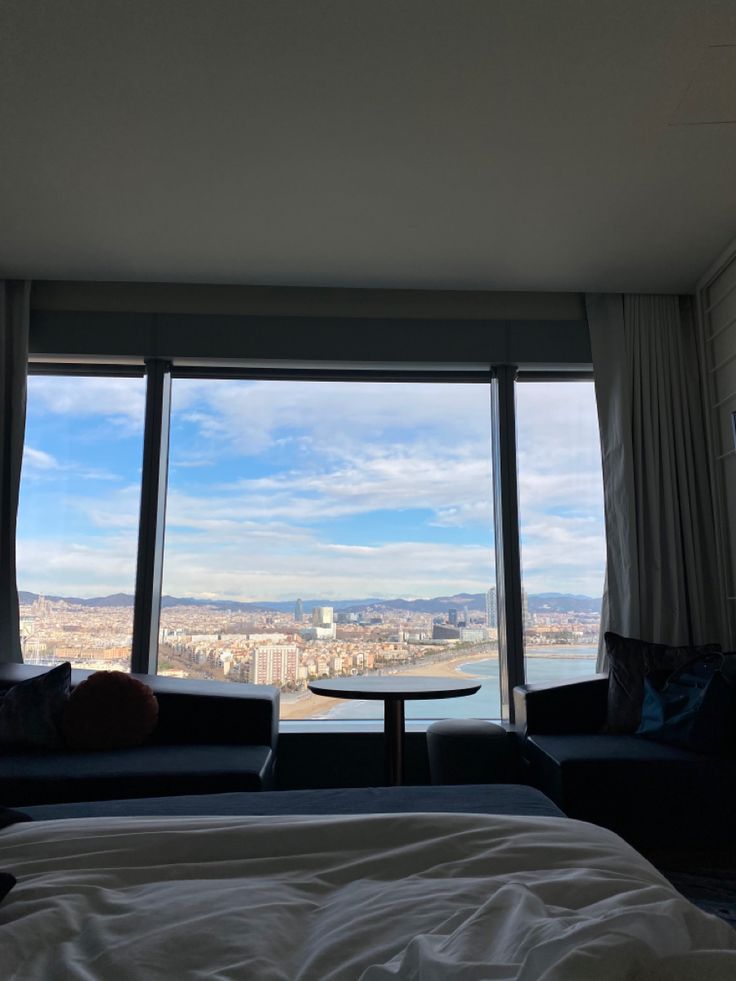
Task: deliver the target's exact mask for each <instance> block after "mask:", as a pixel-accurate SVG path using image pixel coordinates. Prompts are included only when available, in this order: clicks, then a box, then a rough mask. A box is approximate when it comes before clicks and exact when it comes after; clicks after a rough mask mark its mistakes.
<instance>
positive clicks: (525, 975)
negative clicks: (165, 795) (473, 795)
mask: <svg viewBox="0 0 736 981" xmlns="http://www.w3.org/2000/svg"><path fill="white" fill-rule="evenodd" d="M0 869H5V870H8V871H12V872H13V873H14V874H15V875H16V876H17V877H18V885H17V886H16V888H15V889H14V890H13V891H12V892H11V894H10V895H9V896H8V898H7V899H6V900H5V902H4V903H3V904H2V905H1V906H0V950H1V951H2V965H1V970H2V977H3V978H4V979H7V981H11V979H12V981H39V979H44V981H57V979H58V981H61V979H64V981H69V979H73V981H77V979H79V981H82V979H84V981H90V979H105V981H106V979H114V981H118V979H131V981H156V979H164V978H165V979H177V981H178V979H194V978H197V979H200V978H202V979H203V978H208V979H213V978H214V979H257V981H389V979H397V978H400V979H412V981H415V979H416V981H440V979H441V981H454V979H457V981H460V979H462V981H501V979H503V981H506V979H508V981H511V979H519V981H531V979H535V981H537V979H544V981H578V979H580V981H583V979H584V981H591V979H593V981H609V979H610V981H614V979H615V981H622V979H630V981H645V979H646V981H685V979H688V981H694V979H696V981H726V979H733V978H736V932H734V931H733V930H732V929H731V928H730V927H729V926H727V925H726V924H724V923H722V922H720V921H719V920H717V919H716V918H714V917H710V916H707V915H706V914H704V913H702V912H700V911H699V910H698V909H696V908H695V907H694V906H692V905H691V904H690V903H689V902H687V900H685V899H684V898H683V897H681V896H680V895H679V894H678V893H677V892H676V891H675V890H674V889H673V888H672V887H671V886H670V885H669V884H668V882H667V881H666V880H665V879H664V878H663V877H662V876H661V875H660V874H659V873H658V872H657V871H656V870H655V869H654V868H653V867H652V866H651V865H650V864H649V863H648V862H646V860H645V859H643V858H642V857H641V856H640V855H639V854H638V853H637V852H635V851H634V850H633V849H632V848H630V847H629V846H628V845H626V844H625V843H624V842H623V841H622V840H621V839H619V838H618V837H617V836H616V835H614V834H612V833H611V832H608V831H606V830H604V829H602V828H598V827H595V826H593V825H588V824H584V823H582V822H577V821H570V820H568V819H562V818H539V817H510V816H488V815H477V814H444V815H438V814H401V815H394V814H391V815H371V816H338V817H327V818H325V817H271V818H258V817H253V818H242V817H240V818H234V817H188V818H140V817H137V818H136V817H131V818H96V819H92V818H89V819H71V820H64V821H44V822H39V823H29V824H20V825H14V826H13V827H11V828H8V829H6V830H4V831H3V832H2V833H1V834H0Z"/></svg>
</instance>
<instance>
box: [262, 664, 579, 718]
mask: <svg viewBox="0 0 736 981" xmlns="http://www.w3.org/2000/svg"><path fill="white" fill-rule="evenodd" d="M575 650H576V649H575V648H574V647H570V646H560V647H557V648H554V647H551V646H550V647H530V648H529V649H528V650H527V651H526V657H529V658H534V659H537V658H539V659H542V660H544V659H550V660H551V659H555V660H589V659H590V658H591V657H594V656H595V653H594V651H593V648H589V647H586V648H582V649H581V650H580V652H579V653H572V652H574V651H575ZM497 659H498V654H496V653H489V652H488V651H483V652H479V653H476V654H473V653H470V652H466V653H463V654H456V655H454V656H451V657H449V658H448V659H447V660H446V661H438V662H435V663H430V664H416V665H414V666H412V667H410V668H400V669H398V670H397V671H395V672H391V671H384V672H381V673H382V674H399V675H434V676H435V677H438V678H456V677H458V676H461V677H463V678H473V677H477V675H474V674H473V672H472V671H464V670H462V668H463V667H464V666H466V665H472V664H473V662H474V661H494V660H497ZM347 701H350V699H345V698H325V696H324V695H314V694H312V692H310V691H306V692H304V693H303V694H301V695H298V696H297V697H296V698H293V699H292V698H288V700H287V699H286V698H282V700H281V719H282V721H284V722H292V721H299V720H303V719H314V718H319V719H322V720H324V719H325V717H326V716H329V714H330V713H331V712H332V710H333V709H335V708H337V707H338V706H339V705H342V704H345V702H347Z"/></svg>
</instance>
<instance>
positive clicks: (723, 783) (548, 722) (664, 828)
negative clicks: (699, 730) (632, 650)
mask: <svg viewBox="0 0 736 981" xmlns="http://www.w3.org/2000/svg"><path fill="white" fill-rule="evenodd" d="M563 689H566V690H564V691H563ZM558 698H559V703H558V702H557V700H558ZM514 699H515V705H516V706H519V705H520V704H521V705H522V706H523V708H524V711H523V713H522V714H523V717H524V721H525V723H526V725H525V730H524V734H525V737H526V738H525V739H524V741H523V744H522V752H523V754H524V756H525V758H526V759H527V761H528V763H529V771H530V778H531V781H532V782H533V783H534V785H535V786H537V787H539V789H540V790H542V791H543V792H544V793H545V794H547V795H548V796H549V797H550V798H551V799H552V800H553V801H554V802H555V803H556V804H558V805H559V807H561V808H562V809H563V811H564V812H565V813H566V814H567V815H569V816H570V817H573V818H578V819H580V820H584V821H592V822H594V823H596V824H601V825H603V826H605V827H608V828H611V829H612V830H613V831H616V832H617V833H618V834H620V835H621V836H622V837H624V838H626V840H627V841H629V842H631V844H633V845H635V846H636V847H639V848H642V849H645V850H652V849H665V848H666V849H677V850H689V849H691V850H694V849H703V848H713V849H715V848H728V847H731V845H732V841H733V834H734V827H736V759H728V758H723V757H715V756H704V755H702V754H699V753H691V752H689V751H687V750H682V749H679V748H676V747H674V746H668V745H664V744H662V743H656V742H652V741H651V740H647V739H642V738H641V737H639V736H636V735H629V734H627V733H602V732H600V731H592V732H588V733H585V732H580V731H579V728H578V727H579V725H580V719H579V717H578V716H577V715H576V714H575V704H576V703H577V704H579V707H580V714H581V716H582V717H583V718H586V719H589V720H592V721H593V722H594V723H597V722H599V721H600V720H601V716H600V714H597V713H599V711H600V709H601V706H602V707H603V717H605V704H606V679H605V678H603V679H602V680H601V681H597V682H593V683H591V682H583V683H575V684H570V685H563V686H554V687H551V688H549V689H547V690H546V691H544V692H542V690H541V689H538V688H536V689H534V688H531V687H530V686H520V687H519V688H518V689H516V690H515V692H514ZM556 707H557V711H555V708H556ZM566 723H567V724H568V725H569V726H570V728H571V729H572V730H573V731H571V732H569V733H565V732H564V727H565V724H566Z"/></svg>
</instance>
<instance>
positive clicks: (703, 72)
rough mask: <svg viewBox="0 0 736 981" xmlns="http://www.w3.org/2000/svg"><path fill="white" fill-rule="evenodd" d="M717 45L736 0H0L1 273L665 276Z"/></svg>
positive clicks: (719, 173) (720, 231) (683, 273)
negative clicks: (475, 0) (609, 0)
mask: <svg viewBox="0 0 736 981" xmlns="http://www.w3.org/2000/svg"><path fill="white" fill-rule="evenodd" d="M724 45H735V46H736V0H728V2H714V0H631V2H628V0H624V2H603V0H477V2H473V0H331V2H327V0H255V2H247V0H104V2H100V0H97V2H95V0H47V2H42V0H0V275H6V276H22V277H32V278H46V279H83V280H85V279H86V280H97V279H100V280H111V279H113V280H129V281H130V280H140V281H171V282H210V283H249V284H284V285H323V286H368V287H371V286H382V287H416V288H444V289H504V290H581V289H610V290H642V291H679V290H687V289H690V288H692V286H693V284H694V283H695V281H696V280H697V278H698V277H699V275H700V274H702V272H703V271H704V270H705V268H706V267H707V266H708V265H709V264H710V263H711V262H712V261H713V260H714V259H715V258H716V256H717V254H718V253H719V252H720V251H721V250H722V249H723V248H724V247H725V246H726V245H727V244H728V242H729V240H730V239H732V238H733V237H734V236H736V114H733V117H732V118H730V119H729V118H728V117H729V114H730V113H731V108H729V107H734V105H736V57H734V58H733V59H731V54H736V47H733V48H731V49H730V51H718V52H713V51H709V48H712V47H714V46H724ZM731 86H733V91H731ZM724 114H725V117H726V118H725V121H723V119H724ZM713 118H718V119H719V120H721V121H718V122H709V121H708V120H710V119H713Z"/></svg>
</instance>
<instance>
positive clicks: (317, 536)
mask: <svg viewBox="0 0 736 981" xmlns="http://www.w3.org/2000/svg"><path fill="white" fill-rule="evenodd" d="M469 363H470V367H467V366H466V367H464V368H457V369H449V370H448V369H437V368H427V369H426V370H425V369H420V370H416V369H412V368H407V369H406V370H404V369H402V368H401V367H399V368H387V369H376V370H373V369H370V368H367V367H357V366H356V367H347V368H338V369H335V370H331V369H324V368H322V369H317V368H314V369H312V368H309V367H308V366H302V367H300V366H297V367H293V368H289V367H286V366H285V367H283V368H282V367H279V366H277V367H272V366H268V365H265V366H261V367H260V368H252V369H249V371H250V373H249V374H247V375H246V374H245V370H243V371H242V372H241V370H240V369H238V368H235V367H228V366H223V367H212V368H196V367H193V366H189V365H187V364H184V363H182V364H178V363H174V364H173V365H172V364H171V363H170V362H168V361H164V360H161V359H151V361H150V362H147V368H146V370H145V373H144V369H143V368H142V367H141V368H140V369H135V368H128V367H108V366H103V365H99V366H94V367H91V366H81V365H76V366H74V365H68V364H59V365H51V364H44V365H39V366H36V368H35V369H32V370H35V372H36V373H35V374H31V377H30V378H29V388H28V415H27V427H26V450H25V456H24V465H23V473H22V479H21V493H20V507H19V516H18V538H17V546H18V585H19V590H20V600H21V634H22V647H23V652H24V658H25V660H26V661H29V662H32V663H55V662H57V661H59V660H61V659H68V660H71V661H72V663H73V664H74V665H77V666H84V667H90V668H123V669H130V668H131V667H132V668H133V669H134V670H137V671H153V672H156V671H157V672H159V673H161V674H166V675H171V676H182V677H192V678H202V679H212V680H225V681H250V682H255V683H271V684H276V685H278V686H279V687H280V688H281V691H282V718H283V719H285V720H288V719H292V720H298V719H313V720H315V719H320V720H335V721H339V720H345V721H346V722H349V721H350V720H359V719H375V718H377V717H379V716H380V714H381V713H382V705H381V703H380V702H376V701H366V702H358V701H355V700H346V701H334V702H330V701H329V700H327V699H324V698H321V697H319V696H312V695H311V694H310V693H309V692H308V690H307V684H308V682H309V680H310V679H313V678H321V677H324V676H328V677H335V676H338V677H339V676H349V675H353V674H361V673H366V672H379V671H380V672H382V673H392V674H393V673H412V674H422V673H423V674H439V673H442V674H444V673H445V672H448V673H450V674H453V675H454V674H459V675H460V676H461V677H474V678H477V679H480V680H481V682H482V688H481V690H480V691H479V692H478V693H477V694H476V695H473V696H471V697H465V698H459V699H443V700H441V701H438V702H435V703H433V702H431V701H420V702H411V701H410V702H407V704H406V714H407V718H409V719H411V718H415V719H424V718H433V717H438V716H439V717H447V716H452V715H457V716H475V717H485V718H499V717H500V716H501V715H502V712H504V713H505V711H506V706H508V705H509V704H510V703H509V701H508V691H509V688H510V686H511V685H513V684H517V683H519V681H520V680H522V679H523V678H526V680H529V681H531V682H547V681H553V680H564V679H565V678H571V677H576V676H578V677H579V676H580V675H587V674H590V673H591V672H592V671H594V669H595V656H596V648H597V635H598V624H599V617H600V602H601V594H602V589H603V573H604V563H605V537H604V524H603V494H602V486H601V485H602V481H601V462H600V447H599V442H598V432H597V421H596V419H597V414H596V409H595V398H594V391H593V384H592V381H591V380H590V379H589V378H587V380H573V379H572V378H571V377H570V376H569V375H567V376H566V375H564V374H562V373H560V375H558V376H555V375H552V374H549V373H547V374H546V375H545V376H544V378H543V379H542V378H541V376H536V378H535V379H534V380H532V378H534V376H533V375H531V373H526V374H525V373H522V374H521V375H520V376H519V378H518V379H517V380H516V381H515V378H516V375H517V373H516V369H515V368H513V367H512V366H508V365H498V366H497V367H496V368H495V369H494V371H493V372H491V371H490V370H489V368H488V366H483V365H481V366H479V367H473V362H472V360H471V361H470V362H469ZM144 375H145V376H144ZM492 379H493V380H492ZM514 446H515V450H516V452H515V454H514ZM514 460H516V474H515V475H514V473H513V466H514ZM494 467H495V468H496V470H495V473H494ZM514 476H515V477H516V481H514V479H513V478H514ZM515 484H516V485H517V486H518V534H519V544H520V553H521V554H520V558H521V563H520V565H519V555H518V553H517V550H516V531H517V524H516V522H517V508H516V503H517V486H515ZM494 501H495V503H496V507H497V508H498V511H499V514H497V515H494ZM141 519H142V521H141ZM494 522H495V523H497V525H498V528H499V529H502V530H503V532H504V534H503V536H501V535H499V539H498V541H499V553H498V555H497V554H496V549H495V536H494ZM497 561H500V562H502V563H503V565H502V570H503V573H504V575H503V576H500V575H499V577H498V585H497V576H496V569H495V563H496V562H497ZM520 576H521V581H520V579H519V577H520ZM136 584H137V586H136ZM509 584H512V587H511V588H510V587H509ZM513 584H515V585H513ZM520 586H521V590H520V589H519V587H520ZM136 588H137V589H138V592H137V594H136ZM520 593H521V597H522V601H521V604H519V595H520ZM522 607H523V609H522ZM501 614H502V615H501ZM499 634H500V636H499ZM522 639H523V644H522ZM502 699H503V701H502ZM509 711H510V709H509Z"/></svg>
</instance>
